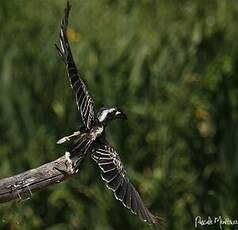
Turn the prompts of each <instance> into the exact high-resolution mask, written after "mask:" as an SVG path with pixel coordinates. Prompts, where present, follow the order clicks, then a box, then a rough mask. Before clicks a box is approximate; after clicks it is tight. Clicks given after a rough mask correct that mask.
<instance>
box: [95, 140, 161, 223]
mask: <svg viewBox="0 0 238 230" xmlns="http://www.w3.org/2000/svg"><path fill="white" fill-rule="evenodd" d="M92 158H93V160H95V161H96V162H97V164H98V165H99V167H100V169H101V176H102V179H103V180H104V181H105V183H106V186H107V187H108V188H109V189H110V190H112V191H113V193H114V195H115V197H116V199H117V200H120V201H121V202H122V203H123V205H124V206H125V207H126V208H128V209H130V210H131V212H132V213H134V214H137V215H139V216H140V218H141V219H142V220H144V221H145V222H148V223H149V224H159V222H160V219H159V217H157V216H154V215H153V214H152V213H151V212H150V211H149V210H148V209H147V208H146V207H145V205H144V203H143V201H142V199H141V197H140V195H139V193H138V192H137V191H136V189H135V188H134V186H133V185H132V184H131V183H130V181H129V179H128V177H127V174H126V171H125V170H124V167H123V165H122V163H121V160H120V157H119V155H118V154H117V153H116V151H115V150H114V149H113V148H112V147H111V146H109V145H108V144H104V143H101V144H100V145H99V146H97V147H95V148H94V149H93V150H92Z"/></svg>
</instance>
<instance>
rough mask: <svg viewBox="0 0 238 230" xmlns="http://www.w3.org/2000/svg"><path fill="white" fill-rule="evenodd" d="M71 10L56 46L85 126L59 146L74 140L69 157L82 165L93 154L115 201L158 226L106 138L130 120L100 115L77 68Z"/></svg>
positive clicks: (115, 111) (114, 110)
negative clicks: (71, 37)
mask: <svg viewBox="0 0 238 230" xmlns="http://www.w3.org/2000/svg"><path fill="white" fill-rule="evenodd" d="M70 10H71V5H70V3H69V1H67V3H66V7H65V9H64V15H63V17H62V19H61V24H60V32H59V45H57V44H56V48H57V50H58V52H59V55H60V56H61V58H62V59H63V62H64V63H65V65H66V71H67V75H68V78H69V82H70V85H71V88H72V89H73V91H74V94H75V98H76V104H77V108H78V110H79V112H80V115H81V118H82V122H83V126H82V127H81V128H80V129H79V130H78V131H76V132H74V133H73V134H72V135H69V136H65V137H63V138H61V139H60V140H59V141H58V142H57V143H58V144H62V143H64V142H67V141H72V140H74V144H73V146H72V148H71V150H70V152H69V153H68V152H67V153H68V155H67V157H69V156H71V157H72V156H76V155H77V156H79V158H78V162H81V161H82V160H83V159H84V157H85V156H86V155H87V154H91V157H92V159H93V160H94V161H95V162H96V163H97V165H98V166H99V168H100V172H101V177H102V179H103V181H104V182H105V184H106V187H107V188H109V189H110V190H112V191H113V193H114V196H115V198H116V199H117V200H119V201H121V202H122V204H123V205H124V206H125V207H126V208H127V209H130V210H131V212H132V213H133V214H136V215H138V216H139V217H140V218H141V219H142V220H143V221H145V222H146V223H148V224H151V225H158V224H160V222H161V218H160V217H159V216H157V215H154V214H152V213H151V212H150V211H149V209H148V208H147V207H146V206H145V205H144V202H143V201H142V199H141V197H140V195H139V193H138V192H137V190H136V189H135V187H134V186H133V184H132V183H131V182H130V180H129V177H128V175H127V173H126V170H125V168H124V166H123V164H122V162H121V159H120V157H119V155H118V153H117V152H116V150H115V148H114V147H112V146H111V145H110V144H109V143H108V141H107V139H106V127H107V126H108V125H109V124H110V122H111V121H113V120H116V119H127V116H126V114H125V113H124V112H123V111H122V110H121V109H120V108H118V107H102V108H100V109H99V110H98V112H97V113H96V110H95V105H94V101H93V99H92V97H91V95H90V93H89V91H88V89H87V87H86V84H85V82H84V81H83V79H82V77H81V74H80V73H79V71H78V69H77V67H76V64H75V62H74V58H73V55H72V52H71V48H70V44H69V41H68V37H67V27H68V18H69V13H70Z"/></svg>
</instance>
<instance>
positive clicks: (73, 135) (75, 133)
mask: <svg viewBox="0 0 238 230" xmlns="http://www.w3.org/2000/svg"><path fill="white" fill-rule="evenodd" d="M79 135H80V131H76V132H74V133H73V134H71V135H69V136H65V137H62V138H61V139H59V140H58V141H57V144H58V145H59V144H63V143H64V142H66V141H70V139H71V138H72V137H76V136H79Z"/></svg>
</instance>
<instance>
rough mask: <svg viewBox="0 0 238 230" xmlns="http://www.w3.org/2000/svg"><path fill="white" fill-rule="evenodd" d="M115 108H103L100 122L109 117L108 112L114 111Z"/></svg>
mask: <svg viewBox="0 0 238 230" xmlns="http://www.w3.org/2000/svg"><path fill="white" fill-rule="evenodd" d="M114 110H115V108H111V109H106V110H103V111H102V113H101V115H100V117H99V118H98V120H99V121H100V122H102V121H104V120H105V118H106V117H107V114H109V113H111V112H113V111H114Z"/></svg>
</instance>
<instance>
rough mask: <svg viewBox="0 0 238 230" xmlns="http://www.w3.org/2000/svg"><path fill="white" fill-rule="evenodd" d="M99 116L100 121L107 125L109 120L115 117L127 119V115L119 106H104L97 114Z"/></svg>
mask: <svg viewBox="0 0 238 230" xmlns="http://www.w3.org/2000/svg"><path fill="white" fill-rule="evenodd" d="M97 118H98V120H99V122H101V123H103V124H104V125H106V124H107V122H108V121H111V120H115V119H127V116H126V114H125V113H123V112H122V111H121V110H120V109H118V108H107V107H102V108H101V109H100V110H99V112H98V114H97Z"/></svg>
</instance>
